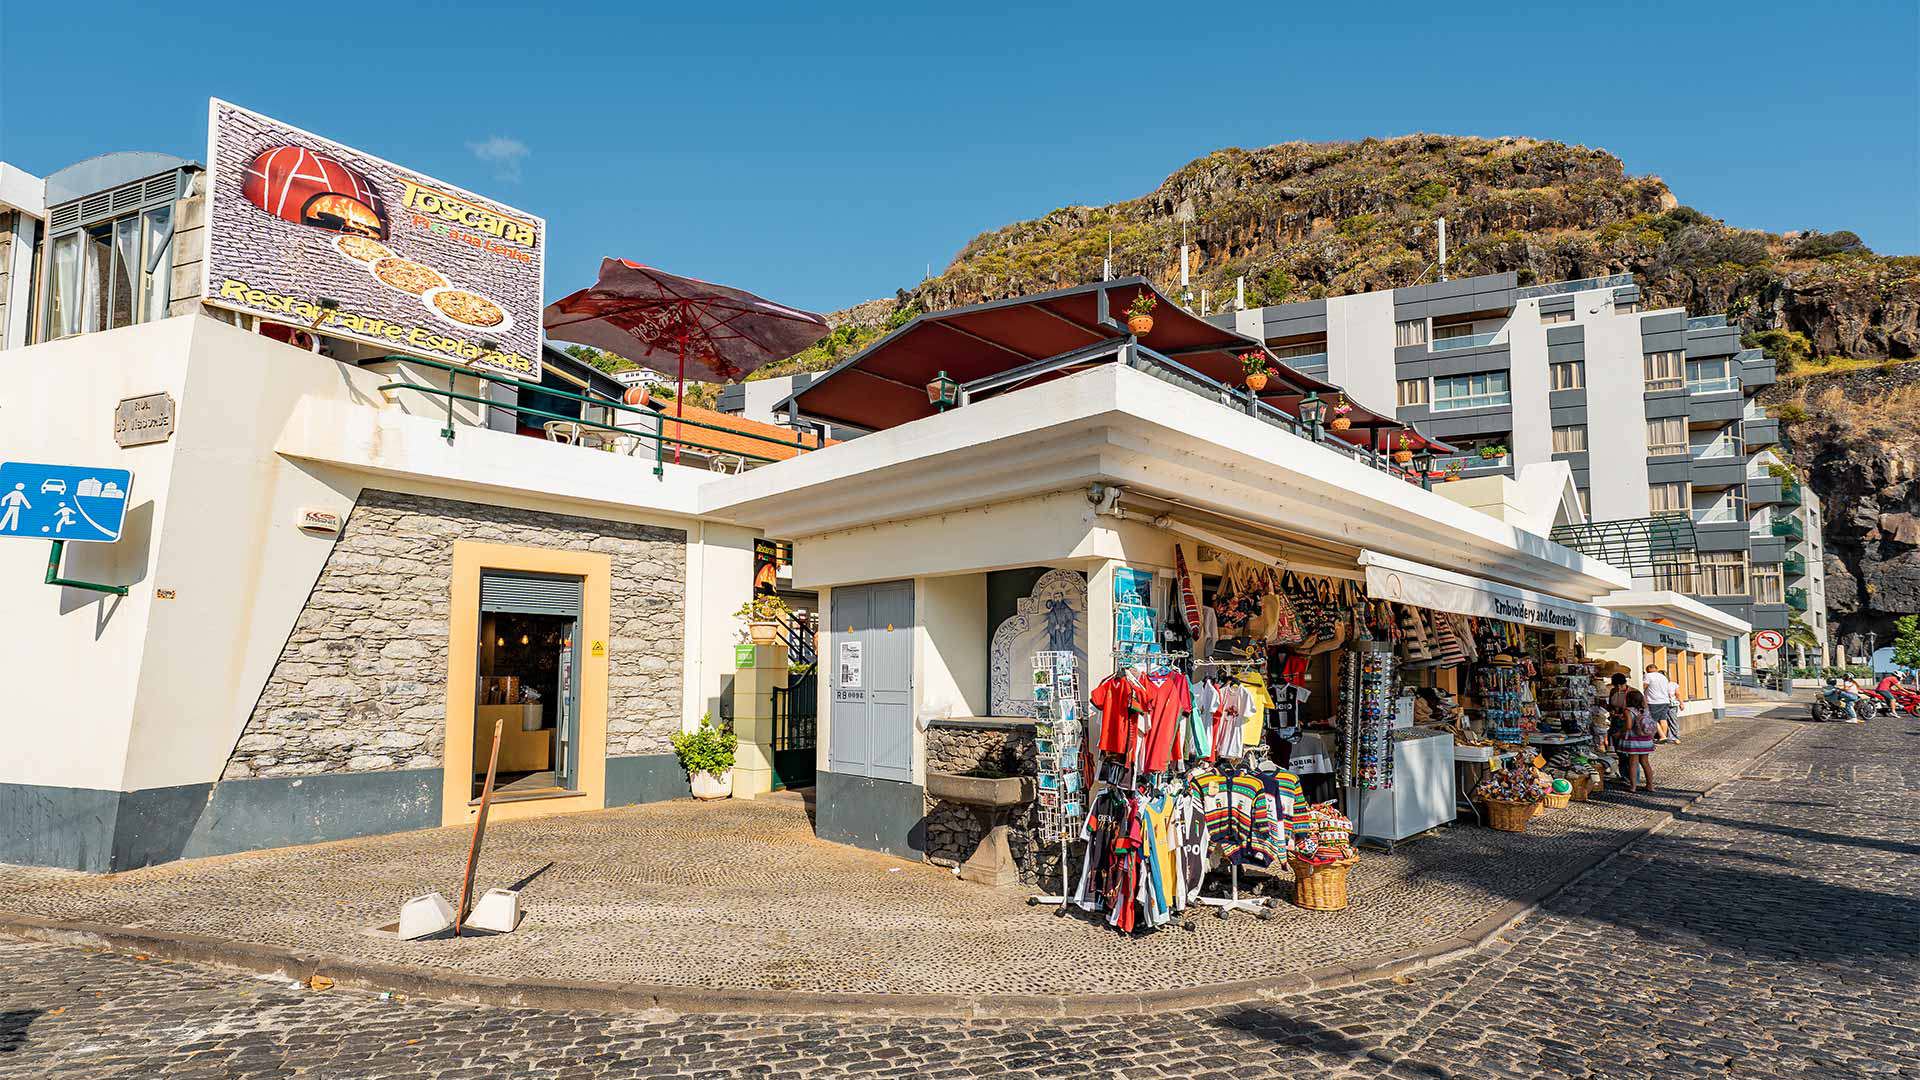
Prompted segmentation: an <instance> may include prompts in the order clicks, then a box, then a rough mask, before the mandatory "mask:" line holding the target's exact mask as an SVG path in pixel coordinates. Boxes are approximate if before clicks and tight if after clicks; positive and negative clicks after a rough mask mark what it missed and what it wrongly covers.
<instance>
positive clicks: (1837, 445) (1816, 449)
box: [1761, 363, 1920, 643]
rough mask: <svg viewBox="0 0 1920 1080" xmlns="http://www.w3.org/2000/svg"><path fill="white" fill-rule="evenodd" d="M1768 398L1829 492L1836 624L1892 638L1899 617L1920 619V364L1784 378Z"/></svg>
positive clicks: (1824, 510)
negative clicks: (1918, 616)
mask: <svg viewBox="0 0 1920 1080" xmlns="http://www.w3.org/2000/svg"><path fill="white" fill-rule="evenodd" d="M1761 401H1762V402H1763V403H1765V404H1766V405H1768V406H1769V407H1770V408H1771V409H1772V411H1773V412H1774V413H1775V414H1776V415H1778V416H1779V417H1781V419H1782V420H1783V421H1785V422H1786V428H1787V431H1788V436H1789V438H1790V439H1791V440H1792V443H1793V464H1794V467H1795V469H1796V470H1797V471H1798V472H1799V473H1800V474H1801V475H1802V476H1803V477H1805V478H1806V480H1807V482H1808V483H1809V484H1811V485H1812V487H1813V489H1814V490H1815V491H1818V492H1819V493H1820V500H1821V506H1820V509H1821V514H1822V517H1823V520H1824V527H1823V529H1822V530H1821V532H1822V541H1823V546H1824V548H1825V561H1826V572H1827V616H1828V619H1829V621H1830V623H1831V625H1832V628H1833V629H1834V630H1835V631H1836V632H1838V633H1840V634H1842V635H1852V634H1858V635H1865V634H1866V633H1868V632H1872V633H1876V634H1878V635H1879V639H1880V641H1881V642H1882V643H1885V642H1889V641H1891V640H1893V633H1892V631H1893V620H1894V619H1895V618H1896V617H1898V616H1900V615H1911V614H1914V613H1920V424H1916V423H1915V421H1914V417H1915V416H1916V415H1920V363H1907V364H1894V365H1887V366H1881V367H1876V368H1868V369H1866V370H1862V371H1855V372H1847V373H1844V374H1839V375H1817V376H1810V377H1806V378H1800V379H1794V380H1790V381H1783V382H1781V383H1779V384H1777V385H1775V386H1772V387H1769V388H1767V389H1766V390H1765V391H1762V393H1761Z"/></svg>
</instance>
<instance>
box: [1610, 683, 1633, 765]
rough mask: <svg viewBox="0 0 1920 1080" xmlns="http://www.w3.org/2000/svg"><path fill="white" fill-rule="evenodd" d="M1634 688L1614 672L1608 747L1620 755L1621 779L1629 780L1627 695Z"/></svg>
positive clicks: (1611, 688)
mask: <svg viewBox="0 0 1920 1080" xmlns="http://www.w3.org/2000/svg"><path fill="white" fill-rule="evenodd" d="M1630 692H1632V688H1631V687H1629V686H1628V685H1627V677H1626V676H1625V675H1623V674H1621V673H1619V672H1617V671H1616V672H1614V674H1613V679H1612V681H1611V683H1610V684H1609V685H1608V687H1607V718H1608V719H1607V746H1608V748H1610V749H1611V750H1612V751H1613V752H1614V753H1616V754H1618V755H1620V778H1621V779H1622V780H1625V779H1627V777H1628V776H1630V775H1631V774H1630V773H1629V772H1628V771H1627V770H1628V768H1629V766H1630V765H1631V762H1629V761H1628V760H1627V751H1626V739H1627V694H1629V693H1630Z"/></svg>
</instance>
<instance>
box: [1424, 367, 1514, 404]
mask: <svg viewBox="0 0 1920 1080" xmlns="http://www.w3.org/2000/svg"><path fill="white" fill-rule="evenodd" d="M1512 402H1513V395H1512V394H1511V393H1510V392H1509V391H1508V389H1507V373H1506V372H1504V371H1483V372H1481V373H1480V374H1478V375H1448V376H1446V377H1444V378H1438V379H1435V380H1433V411H1434V412H1445V411H1447V410H1449V409H1488V408H1492V407H1493V406H1496V405H1509V404H1512Z"/></svg>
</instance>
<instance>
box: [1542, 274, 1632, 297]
mask: <svg viewBox="0 0 1920 1080" xmlns="http://www.w3.org/2000/svg"><path fill="white" fill-rule="evenodd" d="M1634 284H1638V283H1637V282H1635V281H1634V280H1633V275H1632V274H1608V275H1606V276H1605V277H1590V278H1581V279H1579V280H1578V281H1556V282H1553V283H1551V284H1548V285H1528V286H1525V287H1523V288H1519V289H1515V290H1514V292H1513V295H1514V298H1515V299H1519V300H1531V299H1533V298H1534V297H1537V296H1562V295H1565V294H1567V293H1577V292H1590V291H1592V290H1594V289H1619V288H1624V287H1626V286H1628V285H1634Z"/></svg>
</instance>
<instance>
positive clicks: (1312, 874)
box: [1287, 855, 1360, 911]
mask: <svg viewBox="0 0 1920 1080" xmlns="http://www.w3.org/2000/svg"><path fill="white" fill-rule="evenodd" d="M1359 861H1360V857H1359V856H1358V855H1352V856H1348V857H1347V858H1344V859H1341V860H1339V861H1338V862H1330V863H1319V864H1317V865H1316V864H1314V863H1310V862H1306V861H1305V860H1302V859H1288V860H1287V865H1288V867H1289V868H1291V869H1292V870H1293V902H1294V903H1295V904H1298V905H1299V906H1301V907H1303V908H1306V909H1307V910H1308V911H1339V910H1341V909H1343V908H1345V907H1346V906H1347V871H1348V870H1350V869H1352V868H1353V864H1354V863H1357V862H1359Z"/></svg>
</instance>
